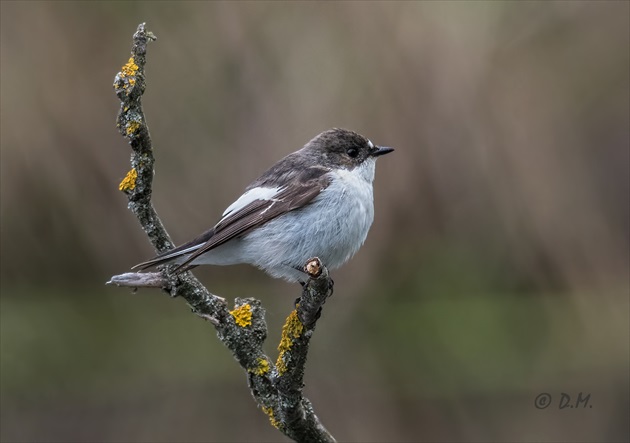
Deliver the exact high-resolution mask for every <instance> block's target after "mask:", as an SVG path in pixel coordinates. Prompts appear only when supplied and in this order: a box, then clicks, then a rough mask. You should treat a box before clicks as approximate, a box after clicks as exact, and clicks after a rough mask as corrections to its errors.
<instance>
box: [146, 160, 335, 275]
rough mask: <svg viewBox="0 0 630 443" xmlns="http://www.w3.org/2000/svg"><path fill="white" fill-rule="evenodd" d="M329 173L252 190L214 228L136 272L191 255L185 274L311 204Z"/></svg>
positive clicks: (313, 171) (312, 172)
mask: <svg viewBox="0 0 630 443" xmlns="http://www.w3.org/2000/svg"><path fill="white" fill-rule="evenodd" d="M328 172H329V171H328V170H327V169H324V168H309V169H307V170H304V171H302V174H297V176H296V175H293V176H290V177H289V176H288V177H287V178H291V179H293V180H291V181H289V182H287V183H284V184H282V183H277V181H276V182H275V183H274V184H275V185H277V186H275V187H268V186H264V185H263V186H258V187H251V186H250V187H249V188H248V191H247V192H245V193H244V194H243V195H242V196H241V197H240V198H239V199H238V200H236V201H235V202H234V203H233V204H232V205H230V206H229V207H228V208H227V209H226V210H225V212H224V213H223V218H222V219H221V220H220V221H219V222H218V223H217V224H216V225H215V226H214V228H212V229H210V230H208V231H206V232H204V233H203V234H201V235H200V236H199V237H197V238H196V239H194V240H192V241H190V242H188V243H186V244H183V245H181V246H179V247H177V248H175V249H172V250H170V251H167V252H165V253H164V254H161V255H159V256H157V257H155V258H154V259H152V260H149V261H147V262H144V263H140V264H139V265H136V266H135V267H134V268H140V269H145V268H148V267H150V266H154V265H158V264H162V263H165V262H168V261H170V260H172V259H174V258H176V257H179V256H182V255H187V254H190V256H189V257H188V258H187V259H186V261H184V262H183V263H181V264H180V265H179V266H178V267H177V268H175V270H174V271H173V272H174V273H176V274H177V273H180V272H183V271H184V270H186V269H188V267H189V265H190V264H191V263H192V262H193V261H194V260H195V259H196V258H197V257H199V256H200V255H202V254H204V253H206V252H208V251H210V250H211V249H213V248H216V247H217V246H219V245H222V244H224V243H226V242H227V241H229V240H231V239H233V238H235V237H239V236H242V235H244V234H246V233H248V232H249V231H251V230H252V229H254V228H257V227H259V226H261V225H263V224H265V223H267V222H268V221H269V220H272V219H274V218H276V217H278V216H280V215H282V214H285V213H287V212H289V211H293V210H295V209H299V208H301V207H304V206H305V205H307V204H309V203H310V202H311V201H312V200H313V199H314V198H315V197H316V196H317V195H319V193H320V192H322V191H323V190H324V189H326V188H327V187H328V185H329V184H330V180H331V179H330V175H328V174H327V173H328ZM304 178H306V180H304ZM255 183H256V182H255ZM265 184H266V183H265Z"/></svg>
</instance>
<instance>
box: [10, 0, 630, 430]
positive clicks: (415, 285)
mask: <svg viewBox="0 0 630 443" xmlns="http://www.w3.org/2000/svg"><path fill="white" fill-rule="evenodd" d="M629 16H630V3H628V2H623V1H621V2H613V1H609V2H604V1H602V2H570V1H563V2H488V3H486V2H456V3H443V2H400V3H397V2H382V3H381V2H370V3H359V2H344V3H329V2H324V3H284V2H278V3H276V2H273V3H266V2H207V3H206V2H172V3H171V2H155V3H150V2H137V3H135V2H134V3H131V2H129V3H127V2H111V3H110V2H81V3H67V2H36V1H31V2H5V1H3V2H2V3H1V37H2V39H1V97H2V107H1V123H2V127H1V147H2V149H1V154H2V155H1V194H0V196H1V203H2V212H1V223H2V230H1V233H2V238H1V245H2V256H1V258H2V267H1V275H0V276H1V299H0V300H1V310H0V314H1V366H0V370H1V378H0V381H1V394H2V396H1V419H2V423H1V436H0V437H1V439H2V440H3V441H7V442H9V441H16V442H18V441H24V442H27V441H40V442H46V441H65V442H73V441H94V442H96V441H103V442H109V441H111V442H115V441H121V442H122V441H125V442H171V441H198V442H201V441H233V442H236V441H251V442H257V441H286V439H284V438H283V437H282V436H281V435H280V433H279V432H277V431H276V430H275V429H273V428H272V427H271V426H270V425H269V423H268V420H267V417H266V416H265V415H264V414H263V413H262V412H261V411H260V410H258V409H257V408H256V405H255V403H254V401H253V400H252V398H251V395H250V393H249V389H248V388H247V384H246V377H245V374H244V373H243V371H242V370H241V369H240V367H239V366H238V365H237V364H236V362H235V361H234V360H233V358H232V356H231V355H230V353H229V351H227V350H226V349H225V348H223V346H222V345H221V344H220V342H219V341H218V339H217V338H216V336H215V333H214V330H213V328H212V327H211V325H210V324H208V323H206V322H203V321H202V320H200V319H199V318H197V317H196V316H194V315H191V313H190V310H189V309H188V308H187V306H186V305H185V303H184V301H183V300H179V299H175V300H172V299H169V298H168V297H167V296H165V295H164V294H162V293H160V292H158V291H152V290H142V291H139V292H138V293H136V294H132V293H131V292H130V291H129V290H126V289H119V288H112V287H106V286H105V284H104V283H105V281H107V280H108V279H109V277H110V276H111V275H114V274H119V273H122V272H126V271H127V270H128V269H129V268H130V266H132V265H134V264H136V263H138V262H140V261H143V260H145V259H147V258H149V257H151V256H152V255H153V251H152V249H151V247H150V245H149V243H148V241H147V239H146V237H145V235H144V234H143V233H142V231H141V230H140V228H139V225H138V223H137V221H136V219H135V218H134V216H133V215H132V214H131V213H130V212H129V211H128V210H127V209H126V198H125V196H124V195H123V194H122V193H121V192H119V191H118V183H119V182H120V181H121V179H122V178H123V177H124V176H125V174H126V173H127V171H128V170H129V156H130V149H129V147H128V145H127V142H126V140H124V139H123V138H122V137H121V136H120V135H119V133H118V131H117V129H116V127H115V118H116V113H117V111H118V106H119V103H118V101H117V99H116V97H115V95H114V92H113V89H112V83H113V79H114V75H115V74H116V73H117V72H118V71H119V70H120V67H121V66H122V65H123V64H124V63H126V61H127V59H128V58H129V50H130V47H131V41H132V39H131V37H132V35H133V33H134V32H135V30H136V27H137V25H138V23H140V22H145V21H146V22H147V28H148V29H149V30H150V31H152V32H154V33H155V34H156V35H157V37H158V40H157V42H154V43H152V44H151V45H150V46H149V51H148V64H147V68H146V73H147V91H146V93H145V97H144V110H145V113H146V116H147V120H148V123H149V127H150V129H151V135H152V138H153V143H154V147H155V156H156V158H157V162H156V172H155V184H154V203H155V206H156V208H157V210H158V212H159V213H160V215H161V217H162V219H163V221H164V223H165V225H166V226H167V229H168V230H169V232H170V234H171V235H172V237H173V239H174V241H175V242H176V243H181V242H183V241H186V240H189V239H190V238H191V237H193V236H195V235H196V234H198V233H200V232H201V231H202V230H204V229H206V228H207V227H209V226H211V225H212V224H214V223H215V222H216V221H217V219H218V217H219V214H221V212H223V209H224V208H225V207H226V206H227V205H228V204H229V203H231V202H232V201H233V200H234V199H235V198H236V197H237V196H238V195H240V193H241V192H242V190H243V188H244V187H245V185H247V184H248V183H249V182H250V181H251V180H252V179H253V178H255V177H257V176H258V174H260V173H261V172H263V171H264V170H265V169H266V168H267V167H268V166H270V165H272V164H273V163H274V162H276V161H277V160H278V159H280V158H281V157H282V156H284V155H286V154H288V153H289V152H292V151H294V150H296V149H298V148H299V147H301V146H302V145H303V144H304V143H305V142H306V141H308V140H309V139H310V138H312V137H313V136H315V135H316V134H318V133H319V132H321V131H323V130H325V129H328V128H331V127H346V128H350V129H353V130H356V131H358V132H360V133H362V134H364V135H365V136H367V137H369V138H370V139H371V140H373V141H374V142H375V143H377V144H383V145H388V146H393V147H395V148H396V152H395V153H394V154H392V155H391V156H387V157H384V158H383V159H381V160H380V161H379V165H378V168H377V173H376V181H375V203H376V217H375V221H374V225H373V227H372V230H371V232H370V235H369V236H368V240H367V242H366V244H365V245H364V247H363V248H362V249H361V251H360V252H359V254H358V255H357V256H356V257H355V258H354V259H353V260H352V261H351V262H350V263H349V264H347V265H346V266H344V267H343V268H342V269H340V270H338V271H336V272H334V274H333V277H334V279H335V282H336V285H335V295H334V297H333V298H332V299H331V300H329V302H328V303H327V304H326V306H325V309H324V314H323V316H322V318H321V320H320V322H319V323H318V328H317V331H316V334H315V336H314V339H313V342H312V346H311V352H310V355H309V363H308V366H307V373H306V380H305V382H306V394H307V395H308V396H309V397H310V399H311V400H312V401H313V404H314V406H315V409H316V412H317V413H318V415H319V417H320V418H321V420H322V421H323V423H324V424H325V425H326V426H327V427H328V429H329V430H330V431H331V432H332V433H333V435H335V436H336V437H337V438H338V439H339V440H341V441H504V442H511V441H578V440H579V441H600V442H603V441H607V442H609V441H628V439H629V438H630V436H629V431H628V416H629V412H630V411H629V399H628V391H629V382H628V374H629V357H628V352H629V351H628V349H629V338H628V337H629V286H628V285H629V275H628V273H629V262H630V260H629V251H628V248H629V244H630V238H629V236H630V234H629V223H630V214H629V204H628V201H629V197H630V196H629V194H630V189H629V188H630V185H629V162H630V159H629V152H630V148H629V138H630V130H629V125H630V123H629V122H630V113H629V107H630V89H629V78H630V56H629V54H630V41H629V39H630V37H629V32H630V24H629ZM195 273H196V275H197V276H198V277H199V278H200V279H201V280H202V281H203V282H204V283H205V284H206V285H207V287H208V288H209V289H210V290H211V291H213V292H214V293H216V294H219V295H221V296H223V297H226V298H227V299H229V300H232V299H233V298H234V297H237V296H238V297H247V296H254V297H257V298H260V299H261V300H262V301H263V304H264V305H265V307H266V308H267V321H268V324H269V329H270V334H269V335H270V336H269V338H268V341H267V344H266V349H267V352H268V354H269V355H270V356H271V357H272V358H274V359H275V357H276V355H277V351H276V349H275V348H276V345H277V343H278V339H279V336H280V330H281V326H282V324H283V322H284V319H285V318H286V316H287V314H288V313H289V312H290V311H291V309H292V306H293V300H294V299H295V297H297V296H298V295H299V292H300V288H299V286H297V285H291V284H287V283H285V282H283V281H278V280H273V279H271V278H269V277H268V276H266V275H265V274H264V273H262V272H260V271H258V270H256V269H253V268H250V267H247V266H235V267H225V268H221V267H218V268H217V267H215V268H209V269H199V270H198V271H195ZM541 393H548V394H549V395H550V396H551V401H550V402H548V403H546V404H543V405H548V407H546V408H545V409H538V408H537V407H536V406H535V399H536V397H537V396H538V395H539V394H541ZM563 393H564V394H566V395H568V396H570V397H571V400H570V402H569V401H567V400H566V396H564V397H563V396H562V394H563ZM580 393H582V398H585V397H586V396H587V395H588V394H590V397H589V400H588V403H585V402H582V403H579V404H576V400H577V398H578V395H580ZM563 399H565V400H563ZM562 400H563V401H564V402H562ZM543 403H544V402H543ZM565 405H567V407H564V408H563V407H562V406H565ZM568 405H571V406H576V407H568ZM539 406H541V404H539Z"/></svg>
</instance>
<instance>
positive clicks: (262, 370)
mask: <svg viewBox="0 0 630 443" xmlns="http://www.w3.org/2000/svg"><path fill="white" fill-rule="evenodd" d="M256 363H257V366H256V367H255V368H253V369H250V370H249V372H251V373H252V374H256V375H263V374H266V373H267V372H269V362H268V361H267V360H266V359H264V358H262V357H261V358H259V359H258V361H257V362H256Z"/></svg>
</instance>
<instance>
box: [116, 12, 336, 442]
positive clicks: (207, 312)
mask: <svg viewBox="0 0 630 443" xmlns="http://www.w3.org/2000/svg"><path fill="white" fill-rule="evenodd" d="M153 40H156V37H155V36H154V35H153V34H152V33H151V32H149V31H146V30H145V24H144V23H142V24H140V25H139V26H138V30H137V31H136V33H135V34H134V35H133V46H132V49H131V58H130V59H129V61H128V62H127V63H126V64H125V65H124V66H123V67H122V69H121V71H120V72H119V73H118V74H117V75H116V78H115V80H114V90H115V91H116V96H117V97H118V98H119V99H120V102H121V104H120V111H119V113H118V119H117V126H118V128H119V130H120V132H121V134H122V135H123V136H124V137H126V138H127V139H128V140H129V144H130V145H131V149H132V156H131V167H132V169H131V170H130V171H129V173H128V174H127V176H126V177H125V179H124V180H123V181H122V182H121V183H120V186H119V189H120V190H121V191H123V192H124V193H125V194H126V195H127V198H128V201H129V209H131V211H132V212H133V213H134V214H135V216H136V217H137V218H138V221H139V222H140V225H141V226H142V229H143V230H144V232H145V233H146V234H147V236H148V237H149V240H150V241H151V244H153V246H154V247H155V249H156V250H157V251H158V252H163V251H166V250H169V249H171V248H173V246H174V245H173V242H172V241H171V239H170V237H169V235H168V233H167V232H166V229H165V228H164V225H163V224H162V221H161V220H160V218H159V217H158V215H157V213H156V211H155V209H154V208H153V205H152V203H151V192H152V189H151V186H152V182H153V165H154V162H155V160H154V157H153V147H152V144H151V137H150V135H149V128H148V126H147V123H146V119H145V116H144V112H143V110H142V102H141V98H142V94H143V93H144V90H145V76H144V66H145V63H146V49H147V44H148V43H149V42H150V41H153ZM168 270H169V268H168V267H165V268H164V269H162V270H161V271H160V272H158V273H151V274H141V273H125V274H121V275H117V276H113V277H112V278H111V280H110V282H108V283H111V284H116V285H118V286H126V287H161V288H162V289H163V290H165V291H166V292H168V293H169V294H170V295H171V296H173V297H176V296H181V297H182V298H184V299H185V300H186V301H187V303H188V305H189V306H190V307H191V308H192V310H193V312H194V313H196V314H197V315H199V316H200V317H202V318H204V319H206V320H209V321H210V323H211V324H213V325H214V327H215V328H216V330H217V335H218V337H219V339H220V340H221V341H222V342H223V344H225V346H227V347H228V348H229V349H230V350H231V351H232V353H233V355H234V357H235V358H236V360H237V361H238V362H239V364H240V365H241V367H243V369H245V370H246V371H247V374H248V379H249V387H250V390H251V393H252V395H253V397H254V399H255V400H256V402H257V403H258V405H259V406H260V407H261V408H262V410H263V411H264V412H265V414H267V415H268V417H269V420H270V422H271V424H272V425H273V426H275V427H276V428H278V429H279V430H280V431H281V432H282V433H284V434H285V435H286V436H288V437H289V438H292V439H293V440H295V441H299V442H334V441H335V439H334V438H333V436H332V435H331V434H330V433H329V432H328V431H327V430H326V428H324V426H323V425H322V424H321V423H320V421H319V418H318V417H317V415H315V412H314V411H313V408H312V406H311V403H310V401H309V400H308V399H307V398H306V397H304V396H303V395H302V389H303V378H304V369H305V364H306V356H307V354H308V346H309V342H310V338H311V336H312V333H313V331H314V329H315V324H316V322H317V319H318V318H319V315H320V312H321V307H322V305H323V303H324V302H325V300H326V298H327V297H328V296H330V294H331V293H332V280H331V279H330V278H329V276H328V270H327V269H326V268H325V267H324V266H323V265H322V264H321V262H320V261H319V259H317V258H313V259H311V260H309V261H308V262H307V263H306V264H305V266H304V270H305V272H306V273H307V274H308V275H309V279H308V281H307V282H306V284H305V285H304V287H303V288H302V295H301V296H300V298H299V299H298V300H297V302H296V310H294V311H293V312H292V313H291V315H289V318H287V322H286V324H285V325H284V327H283V330H282V340H281V343H280V346H279V350H280V355H279V357H278V362H277V364H276V365H274V364H273V363H272V362H271V360H270V359H269V357H267V356H266V355H265V354H264V352H263V350H262V347H263V343H264V341H265V338H266V337H267V325H266V323H265V310H264V308H263V307H262V304H261V303H260V301H259V300H256V299H254V298H247V299H241V298H237V299H236V300H235V303H234V309H232V310H229V309H228V306H227V303H226V301H225V300H224V299H223V298H221V297H218V296H216V295H214V294H212V293H210V292H209V291H208V290H207V289H206V288H205V287H204V286H203V285H202V284H201V283H200V282H199V280H197V279H196V278H195V277H194V276H193V275H192V274H191V273H190V272H185V273H183V274H181V275H177V276H173V275H171V274H169V273H168Z"/></svg>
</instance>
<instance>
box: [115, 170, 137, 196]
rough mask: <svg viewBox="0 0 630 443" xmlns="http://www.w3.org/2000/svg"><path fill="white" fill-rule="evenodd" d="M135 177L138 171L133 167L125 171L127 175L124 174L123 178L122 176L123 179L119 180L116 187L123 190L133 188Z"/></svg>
mask: <svg viewBox="0 0 630 443" xmlns="http://www.w3.org/2000/svg"><path fill="white" fill-rule="evenodd" d="M137 179H138V171H136V169H135V168H134V169H132V170H131V171H129V172H127V175H126V176H125V178H123V181H121V182H120V184H119V185H118V189H119V190H121V191H123V192H127V191H131V190H133V189H135V187H136V180H137Z"/></svg>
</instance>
